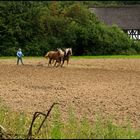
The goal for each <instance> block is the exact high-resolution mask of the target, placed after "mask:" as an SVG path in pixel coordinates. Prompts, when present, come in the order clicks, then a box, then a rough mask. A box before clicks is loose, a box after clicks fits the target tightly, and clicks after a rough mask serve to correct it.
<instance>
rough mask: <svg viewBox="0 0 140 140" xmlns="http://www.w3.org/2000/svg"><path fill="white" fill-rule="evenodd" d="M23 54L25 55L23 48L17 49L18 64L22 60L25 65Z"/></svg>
mask: <svg viewBox="0 0 140 140" xmlns="http://www.w3.org/2000/svg"><path fill="white" fill-rule="evenodd" d="M22 56H24V55H23V53H22V51H21V49H20V48H19V49H18V51H17V65H18V64H19V60H20V61H21V63H22V65H24V64H23V62H22Z"/></svg>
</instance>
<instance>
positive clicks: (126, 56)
mask: <svg viewBox="0 0 140 140" xmlns="http://www.w3.org/2000/svg"><path fill="white" fill-rule="evenodd" d="M23 58H24V59H41V58H44V57H43V56H24V57H23ZM71 58H72V59H106V58H108V59H109V58H110V59H112V58H116V59H127V58H132V59H133V58H134V59H135V58H136V59H137V58H140V55H100V56H71ZM1 59H16V57H15V56H0V60H1Z"/></svg>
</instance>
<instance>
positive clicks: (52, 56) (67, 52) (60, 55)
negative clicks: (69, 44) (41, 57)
mask: <svg viewBox="0 0 140 140" xmlns="http://www.w3.org/2000/svg"><path fill="white" fill-rule="evenodd" d="M71 55H72V48H66V49H64V50H61V49H60V48H57V51H49V52H48V53H47V54H46V55H45V58H49V63H48V66H49V65H51V64H52V63H53V62H54V61H55V64H54V66H56V63H58V65H57V66H56V67H58V66H60V65H61V67H62V66H63V64H64V62H65V61H67V65H68V63H69V58H70V56H71ZM52 61H53V62H52ZM61 61H62V64H61Z"/></svg>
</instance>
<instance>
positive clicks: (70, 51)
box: [65, 48, 72, 56]
mask: <svg viewBox="0 0 140 140" xmlns="http://www.w3.org/2000/svg"><path fill="white" fill-rule="evenodd" d="M65 54H66V56H67V55H72V48H67V49H65Z"/></svg>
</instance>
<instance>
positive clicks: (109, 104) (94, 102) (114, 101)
mask: <svg viewBox="0 0 140 140" xmlns="http://www.w3.org/2000/svg"><path fill="white" fill-rule="evenodd" d="M23 62H24V63H25V65H23V66H22V65H18V66H17V65H16V59H1V60H0V99H1V101H2V102H3V103H4V104H6V105H7V106H8V107H10V108H11V109H12V110H13V111H19V112H20V111H24V112H26V113H29V114H33V113H34V112H35V111H43V112H45V111H46V110H47V109H48V108H49V107H50V106H51V105H52V103H54V102H58V103H61V105H60V110H61V113H62V118H63V119H66V118H67V117H66V116H67V114H68V112H69V109H70V107H72V108H73V109H74V112H75V114H76V115H77V117H78V118H81V117H83V116H86V117H87V118H88V119H89V120H91V121H92V120H94V118H95V114H102V116H103V117H105V118H107V117H110V116H112V117H113V121H114V122H115V123H117V124H122V123H125V122H126V121H127V120H128V119H130V120H131V124H132V125H133V126H134V127H140V59H71V60H70V63H69V66H67V65H66V64H64V67H62V68H60V67H58V68H53V67H48V66H47V62H48V61H47V60H45V59H44V58H36V59H33V58H32V59H29V58H28V59H23Z"/></svg>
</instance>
